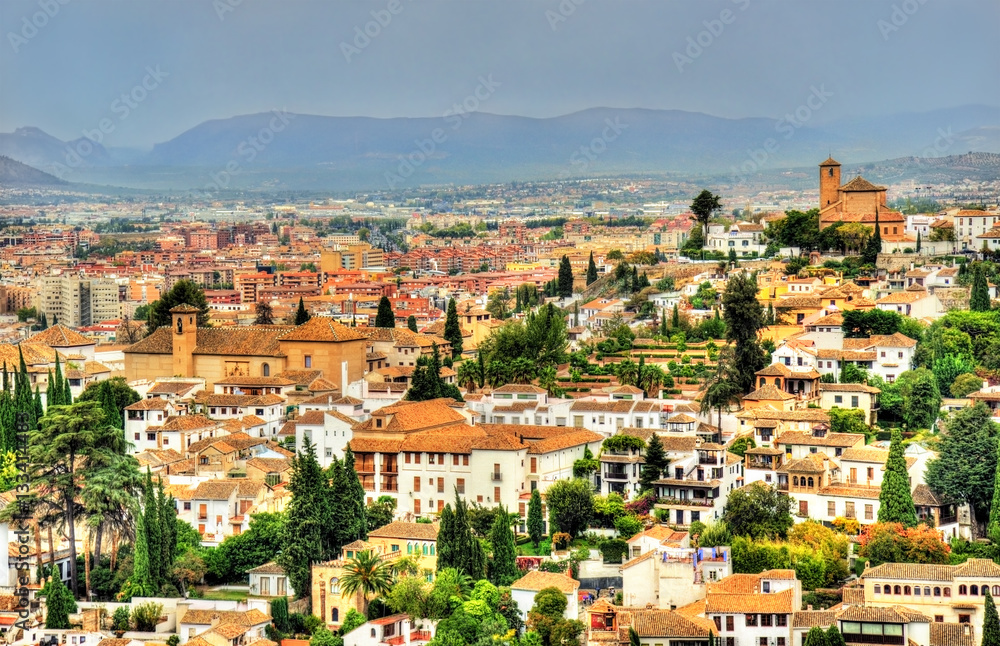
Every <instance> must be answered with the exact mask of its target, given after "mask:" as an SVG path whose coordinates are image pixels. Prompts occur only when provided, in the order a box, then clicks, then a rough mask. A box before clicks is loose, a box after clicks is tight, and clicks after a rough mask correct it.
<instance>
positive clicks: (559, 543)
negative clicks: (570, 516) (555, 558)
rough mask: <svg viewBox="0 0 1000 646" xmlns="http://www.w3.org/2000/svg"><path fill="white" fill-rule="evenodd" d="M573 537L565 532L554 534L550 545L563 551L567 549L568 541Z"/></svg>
mask: <svg viewBox="0 0 1000 646" xmlns="http://www.w3.org/2000/svg"><path fill="white" fill-rule="evenodd" d="M572 540H573V537H572V536H570V535H569V534H567V533H566V532H556V533H555V534H553V535H552V545H553V546H555V548H556V549H557V550H564V549H566V548H567V547H569V544H570V541H572Z"/></svg>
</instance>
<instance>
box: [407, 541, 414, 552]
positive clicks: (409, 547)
mask: <svg viewBox="0 0 1000 646" xmlns="http://www.w3.org/2000/svg"><path fill="white" fill-rule="evenodd" d="M406 553H407V554H413V543H407V544H406Z"/></svg>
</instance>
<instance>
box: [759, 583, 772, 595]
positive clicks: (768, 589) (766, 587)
mask: <svg viewBox="0 0 1000 646" xmlns="http://www.w3.org/2000/svg"><path fill="white" fill-rule="evenodd" d="M761 590H762V591H763V592H764V594H768V593H770V592H771V582H770V581H764V583H763V584H762V585H761Z"/></svg>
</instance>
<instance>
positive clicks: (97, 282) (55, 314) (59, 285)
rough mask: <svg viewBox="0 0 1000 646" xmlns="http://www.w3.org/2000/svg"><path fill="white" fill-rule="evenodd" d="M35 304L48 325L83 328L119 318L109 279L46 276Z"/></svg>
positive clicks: (113, 286)
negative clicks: (56, 322) (54, 323)
mask: <svg viewBox="0 0 1000 646" xmlns="http://www.w3.org/2000/svg"><path fill="white" fill-rule="evenodd" d="M38 301H39V303H38V305H39V308H40V309H41V311H42V312H44V313H45V316H46V317H47V318H48V320H49V322H50V323H51V322H55V321H57V320H58V322H59V323H62V324H63V325H65V326H67V327H84V326H88V325H94V324H95V323H98V322H100V321H107V320H110V319H116V318H118V317H119V314H120V311H121V306H120V305H119V302H118V284H117V283H115V281H113V280H110V279H99V278H80V277H78V276H45V277H43V278H41V279H40V281H39V287H38Z"/></svg>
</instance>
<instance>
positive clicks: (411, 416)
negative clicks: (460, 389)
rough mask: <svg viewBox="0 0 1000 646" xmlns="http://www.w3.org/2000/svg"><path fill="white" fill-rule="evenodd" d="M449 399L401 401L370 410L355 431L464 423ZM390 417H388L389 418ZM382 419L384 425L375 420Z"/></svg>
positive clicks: (463, 418)
mask: <svg viewBox="0 0 1000 646" xmlns="http://www.w3.org/2000/svg"><path fill="white" fill-rule="evenodd" d="M451 401H452V400H450V399H431V400H427V401H422V402H406V401H401V402H399V403H397V404H393V405H391V406H385V407H383V408H380V409H378V410H376V411H373V412H372V416H371V418H370V419H368V420H366V421H364V422H361V423H360V424H358V425H357V426H356V427H355V431H366V430H384V431H387V432H388V431H402V432H406V431H416V430H420V429H425V428H432V427H434V426H444V425H449V424H456V423H464V422H465V416H463V415H462V414H461V413H459V412H458V411H456V410H455V409H454V408H452V407H451V405H450V402H451ZM390 417H391V419H388V418H390ZM379 420H383V423H384V426H383V427H379V426H378V425H377V422H378V421H379Z"/></svg>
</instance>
